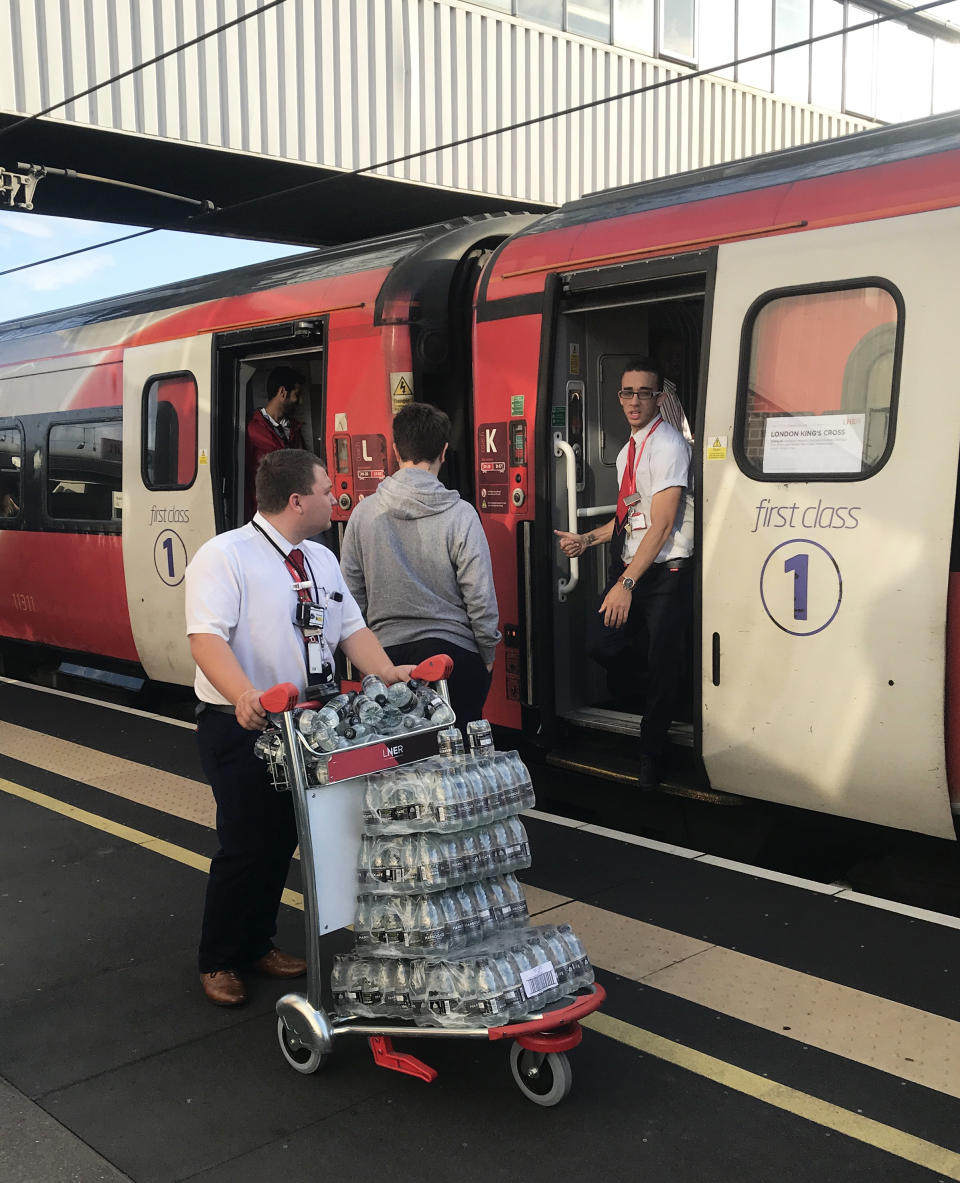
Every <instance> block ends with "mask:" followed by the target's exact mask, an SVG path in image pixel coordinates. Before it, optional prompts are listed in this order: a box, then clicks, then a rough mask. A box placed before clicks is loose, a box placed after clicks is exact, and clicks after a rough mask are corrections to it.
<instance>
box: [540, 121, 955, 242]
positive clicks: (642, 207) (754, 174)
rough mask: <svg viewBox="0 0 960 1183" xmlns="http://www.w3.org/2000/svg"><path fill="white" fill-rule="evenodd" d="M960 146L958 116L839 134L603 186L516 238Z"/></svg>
mask: <svg viewBox="0 0 960 1183" xmlns="http://www.w3.org/2000/svg"><path fill="white" fill-rule="evenodd" d="M958 148H960V113H957V112H954V113H951V114H949V115H937V116H933V117H930V118H926V119H917V120H914V121H913V122H911V123H900V124H893V125H891V126H889V127H880V128H872V129H870V130H869V131H861V132H855V133H854V134H853V135H849V136H841V137H840V138H838V139H833V140H824V141H820V142H818V143H815V144H805V145H803V146H802V147H799V148H784V149H782V150H781V151H779V152H769V153H765V154H764V155H762V156H748V157H746V158H745V159H743V160H735V161H731V162H730V163H729V164H716V165H710V166H708V167H707V168H701V169H695V170H693V171H692V172H687V173H675V174H673V175H672V176H669V177H663V178H658V179H656V180H652V181H641V182H639V183H637V184H632V185H622V186H619V187H617V188H615V189H603V190H600V191H599V192H597V193H591V194H590V195H589V196H587V197H581V198H579V199H578V200H576V201H570V202H567V204H566V205H563V206H561V207H560V208H559V209H558V210H555V211H553V212H551V213H548V214H544V215H542V216H541V217H540V218H538V219H537V221H536V222H535V223H534V224H533V225H532V226H530V227H528V228H527V229H525V230H521V231H520V234H519V235H518V237H525V236H530V235H534V234H545V233H549V232H550V231H552V230H561V229H566V228H567V227H570V226H580V225H583V224H585V223H587V222H597V221H603V220H606V219H608V218H619V217H623V216H625V215H627V214H636V213H641V212H643V211H646V210H652V209H659V208H661V207H663V206H668V205H685V204H687V203H689V202H693V201H704V200H706V199H708V198H711V197H725V196H729V195H731V194H735V193H745V192H749V191H750V190H753V189H766V188H770V187H772V186H774V185H783V184H789V183H791V182H793V181H800V180H806V179H808V178H813V177H823V176H829V175H830V174H832V173H844V172H853V171H855V170H858V169H864V168H869V167H871V166H874V165H879V164H890V163H893V162H894V161H899V160H909V159H912V158H914V157H918V156H928V155H932V154H934V153H938V152H949V151H954V150H956V149H958Z"/></svg>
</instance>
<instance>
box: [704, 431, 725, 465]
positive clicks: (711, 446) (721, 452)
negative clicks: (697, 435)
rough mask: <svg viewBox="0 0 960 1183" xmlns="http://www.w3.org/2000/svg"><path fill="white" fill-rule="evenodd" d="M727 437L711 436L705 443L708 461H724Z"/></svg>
mask: <svg viewBox="0 0 960 1183" xmlns="http://www.w3.org/2000/svg"><path fill="white" fill-rule="evenodd" d="M726 458H727V437H726V436H725V435H714V436H711V437H710V438H709V439H708V441H707V459H708V460H726Z"/></svg>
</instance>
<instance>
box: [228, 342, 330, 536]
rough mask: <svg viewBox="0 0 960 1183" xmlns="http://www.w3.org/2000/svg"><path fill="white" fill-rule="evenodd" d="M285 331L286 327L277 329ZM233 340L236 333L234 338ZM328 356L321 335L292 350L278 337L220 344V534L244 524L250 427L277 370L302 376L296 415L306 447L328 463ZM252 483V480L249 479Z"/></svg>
mask: <svg viewBox="0 0 960 1183" xmlns="http://www.w3.org/2000/svg"><path fill="white" fill-rule="evenodd" d="M278 328H282V326H278ZM229 337H230V338H234V334H229ZM324 363H325V357H324V348H323V340H322V330H321V329H319V328H318V329H317V330H316V331H315V332H314V333H312V334H311V338H310V340H309V341H308V342H305V343H303V344H302V345H301V344H299V342H298V344H297V345H293V344H292V343H290V342H289V340H287V341H285V340H284V339H283V337H280V336H278V337H277V338H276V339H274V340H260V341H258V340H256V339H253V340H244V339H243V337H242V336H241V338H240V339H239V340H236V339H231V340H226V341H220V340H218V342H217V391H218V403H217V409H218V412H219V413H218V415H217V419H216V423H217V426H215V428H214V431H215V433H216V438H217V440H218V443H219V463H220V488H221V490H222V501H221V505H220V507H219V509H220V513H219V514H218V520H217V529H218V530H230V529H232V528H233V527H235V526H239V525H242V522H243V516H244V496H243V491H244V488H245V484H246V481H247V479H248V474H247V473H246V472H245V471H244V469H245V432H244V431H242V430H237V429H236V426H235V425H236V424H238V423H242V424H246V423H247V422H249V420H250V417H251V416H252V415H254V414H256V413H257V412H258V411H259V410H261V409H262V408H263V407H264V406H266V403H267V379H268V377H269V375H270V372H271V370H273V369H274V368H275V367H276V366H288V367H290V368H291V369H293V370H296V371H297V373H299V374H302V375H303V378H304V384H303V389H302V393H301V396H300V405H299V408H298V410H297V412H296V418H297V420H298V421H299V423H300V425H301V427H302V430H303V438H304V442H305V443H306V446H307V447H308V448H309V449H311V450H312V451H314V452H316V453H317V455H318V456H319V457H320V458H321V459H322V460H323V461H324V463H326V457H325V455H324V450H325V449H324V431H323V428H324V418H323V415H324V375H325V364H324ZM250 479H252V477H250Z"/></svg>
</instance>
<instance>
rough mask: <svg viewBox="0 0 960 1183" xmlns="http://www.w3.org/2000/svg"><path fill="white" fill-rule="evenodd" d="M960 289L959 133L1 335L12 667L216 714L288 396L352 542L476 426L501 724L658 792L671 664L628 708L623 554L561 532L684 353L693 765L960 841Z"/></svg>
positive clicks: (0, 564)
mask: <svg viewBox="0 0 960 1183" xmlns="http://www.w3.org/2000/svg"><path fill="white" fill-rule="evenodd" d="M958 274H960V116H957V115H949V116H940V117H935V118H932V119H926V120H920V121H917V122H914V123H910V124H903V125H899V126H891V127H885V128H879V129H875V130H870V131H867V132H863V133H859V134H857V135H854V136H850V137H845V138H843V139H839V140H833V141H828V142H825V143H818V144H814V145H810V146H805V147H801V148H792V149H787V150H783V151H780V152H776V153H773V154H770V155H768V156H764V157H754V158H751V159H747V160H742V161H738V162H735V163H732V164H723V165H717V166H712V167H707V168H703V169H701V170H698V171H696V172H691V173H687V174H682V175H678V176H674V177H668V178H665V179H661V180H654V181H648V182H642V183H639V184H633V185H628V186H624V187H621V188H616V189H611V190H607V191H604V192H600V193H597V194H593V195H590V196H587V197H584V198H581V199H579V200H577V201H573V202H571V203H569V204H567V205H564V206H563V207H561V208H558V209H557V210H555V211H552V212H549V213H547V214H541V215H523V214H504V215H485V216H482V217H478V218H464V219H457V220H453V221H450V222H446V223H442V224H435V225H432V226H428V227H425V228H422V229H418V230H413V231H409V232H404V233H400V234H395V235H392V236H390V237H383V238H378V239H371V240H369V241H364V242H355V243H350V244H346V245H341V246H337V247H333V248H323V249H320V250H316V251H311V252H309V253H306V254H302V255H298V256H295V257H293V258H287V259H283V260H280V261H275V262H270V263H264V264H259V265H257V266H253V267H244V268H240V269H236V270H232V271H227V272H224V273H221V274H218V275H212V276H206V277H202V278H198V279H193V280H189V281H185V282H182V283H177V284H174V285H170V286H166V287H161V288H154V289H151V290H147V291H142V292H138V293H134V294H131V295H128V296H121V297H117V298H113V299H109V300H103V301H98V302H95V303H89V304H84V305H81V306H78V307H74V308H68V309H65V310H62V311H57V312H51V313H48V314H46V313H45V314H42V315H38V316H32V317H29V318H25V319H21V320H14V321H8V322H7V323H4V324H0V481H2V486H3V488H2V491H3V499H4V500H3V506H4V508H3V513H4V516H3V517H0V646H2V649H0V651H2V652H14V651H15V652H17V653H19V654H22V653H23V652H24V651H25V650H28V651H31V652H32V651H36V652H41V651H42V652H44V653H48V654H49V653H54V654H58V655H60V656H61V657H63V658H64V659H72V660H80V659H82V661H83V662H85V663H87V664H90V665H97V664H100V665H103V666H105V667H107V666H109V668H111V669H114V670H121V671H122V670H127V671H131V672H133V673H136V674H137V675H138V676H141V677H143V678H146V679H149V680H152V681H155V682H159V683H174V684H180V685H189V684H190V683H191V682H192V679H193V666H192V664H191V661H190V655H189V650H188V647H187V643H186V639H185V637H184V623H183V621H184V617H183V578H184V570H185V567H186V565H187V563H188V561H189V559H190V557H191V556H192V555H193V554H194V553H195V551H196V550H197V548H198V547H199V546H200V545H201V543H202V542H203V541H205V540H206V539H207V538H209V537H210V536H212V535H213V534H214V533H215V532H218V531H222V530H226V529H230V528H232V527H235V526H237V525H239V524H241V522H242V520H243V488H244V480H245V474H244V471H243V466H244V447H243V441H244V425H245V423H246V421H247V419H248V418H249V416H250V415H251V414H253V413H254V412H255V411H256V409H257V408H258V407H259V406H262V405H263V404H264V402H265V401H266V393H265V383H266V376H267V374H268V373H269V371H270V370H271V369H272V368H273V367H274V366H275V365H278V364H286V365H291V366H294V367H295V368H296V369H297V370H299V371H300V372H301V373H303V374H304V375H305V376H306V378H307V390H306V394H305V397H304V400H303V404H302V408H301V413H300V417H301V419H302V420H303V423H304V429H305V436H306V438H307V439H308V440H309V441H310V446H311V447H312V448H313V449H314V450H315V451H316V452H317V454H318V455H319V456H320V457H321V458H323V459H324V461H325V463H326V464H327V466H328V470H329V473H330V476H331V478H332V480H333V483H334V494H335V496H336V500H337V505H336V509H335V511H334V525H333V530H334V535H335V536H334V537H333V538H332V545H333V547H334V548H336V546H337V544H338V540H339V538H342V532H343V529H344V526H345V524H346V522H347V521H348V520H349V516H350V513H351V511H352V508H353V507H354V506H355V505H356V504H357V503H358V501H359V500H360V499H362V498H363V497H366V496H369V495H370V494H371V493H372V492H374V490H375V489H376V487H377V485H378V483H379V481H380V480H382V479H383V477H384V476H385V475H386V474H387V473H388V472H390V471H391V470H392V468H393V460H392V450H391V447H390V424H391V420H392V416H393V414H394V413H395V412H396V411H397V410H398V409H399V408H400V407H401V406H403V405H406V403H407V402H408V401H410V400H411V399H422V400H425V401H429V402H432V403H434V404H436V405H438V406H440V407H442V408H443V409H444V410H446V411H447V412H448V414H449V415H450V417H451V420H452V423H453V429H454V439H453V441H452V445H451V449H450V454H449V457H448V462H447V465H446V469H445V472H444V474H443V476H444V479H445V480H446V483H447V484H448V485H450V486H451V487H455V488H457V489H458V490H459V491H460V493H461V495H462V496H464V497H466V498H469V499H470V500H471V501H472V502H473V504H474V505H475V506H476V508H477V511H478V513H479V515H480V517H481V520H482V522H483V526H484V529H485V531H486V535H487V538H488V541H489V544H490V551H491V556H492V560H493V565H494V573H495V580H496V587H497V594H498V599H499V605H500V612H501V628H502V631H503V634H504V642H503V645H502V646H501V649H500V653H499V656H498V658H497V662H496V666H495V669H494V678H493V686H492V689H491V693H490V697H489V699H488V702H487V715H488V717H489V718H490V720H491V721H492V722H493V723H494V724H496V725H497V726H498V727H501V728H505V729H508V730H509V731H511V732H513V733H515V734H517V735H518V736H522V737H526V739H527V740H528V741H529V742H530V743H532V744H535V745H537V746H538V747H539V749H540V751H541V753H542V754H543V757H544V759H545V760H546V761H547V762H548V763H554V764H556V765H557V766H559V767H582V766H589V767H590V768H591V769H592V770H593V771H595V772H596V773H597V774H599V775H606V776H607V777H608V778H610V779H611V780H614V781H616V780H620V781H622V782H623V784H624V792H628V791H630V790H629V784H630V783H631V776H633V775H635V753H636V745H637V735H638V730H639V720H640V716H641V714H642V669H640V667H639V664H638V669H637V696H623V695H622V694H621V695H620V696H619V697H617V696H613V697H611V688H610V686H609V685H608V683H607V681H606V679H605V677H604V675H603V672H602V671H601V670H600V669H599V667H596V666H594V665H593V663H592V662H591V661H590V660H589V659H588V658H587V656H586V654H585V652H584V642H583V638H584V633H585V625H586V621H587V618H588V615H589V614H590V613H592V612H595V611H596V609H597V605H598V593H599V591H600V589H601V587H602V584H603V579H604V572H605V567H606V556H605V555H604V554H602V553H600V552H601V549H605V548H594V549H591V550H590V551H588V552H586V553H585V554H584V555H583V556H582V557H580V558H579V559H567V558H566V557H565V556H564V555H563V554H562V552H561V551H560V549H559V547H558V546H557V545H556V541H555V538H554V530H557V529H564V530H566V529H571V530H577V531H585V530H586V529H588V528H589V525H590V523H595V524H596V523H599V522H602V521H604V520H606V518H608V517H609V516H610V515H611V514H612V513H613V508H614V505H615V503H616V500H617V482H616V473H615V457H616V454H617V451H618V450H619V448H620V447H621V445H622V443H623V442H624V440H625V438H626V427H625V425H624V421H623V416H622V413H621V412H620V410H619V407H618V402H617V389H618V385H619V378H620V373H621V371H622V368H623V365H624V362H625V361H626V360H627V359H629V358H631V357H635V356H637V355H652V356H655V357H656V358H657V359H658V361H659V365H660V366H661V369H662V375H663V377H664V379H665V380H666V381H669V383H670V386H671V389H673V390H674V391H675V398H676V400H677V402H678V404H679V406H680V407H681V408H682V411H683V415H684V416H685V418H686V421H687V424H688V425H689V433H690V436H691V438H692V440H693V461H692V469H691V473H692V476H691V484H692V489H693V493H694V501H695V520H696V546H695V555H694V559H695V571H694V584H695V594H694V605H693V610H692V611H693V616H692V619H691V622H690V625H691V636H692V639H693V643H692V645H691V651H690V656H689V659H688V665H689V669H687V670H685V674H687V675H688V677H687V684H688V687H689V690H688V693H687V694H686V696H685V704H683V705H681V706H680V707H679V708H678V715H679V717H678V719H677V720H676V721H675V723H674V726H673V727H672V729H671V741H672V746H673V747H674V748H675V749H676V751H677V752H678V753H683V754H684V756H685V759H686V760H687V762H688V764H689V766H690V767H691V768H694V769H695V772H696V776H697V777H699V778H700V780H699V783H700V784H701V785H707V786H709V788H710V790H711V792H715V793H717V794H735V795H737V796H738V797H740V798H743V797H746V798H755V799H758V800H762V801H768V802H775V803H778V804H781V805H786V806H792V807H797V808H800V809H803V810H813V811H819V812H820V813H825V814H831V815H835V816H838V817H842V818H850V819H856V820H857V821H863V822H870V823H875V824H879V825H882V826H887V827H893V828H896V829H899V830H908V831H914V832H917V833H920V834H926V835H933V836H936V837H940V838H950V839H954V838H955V837H956V834H957V828H956V818H957V815H958V813H960V512H958V509H960V501H958V457H960V391H957V392H955V393H954V394H951V384H953V385H956V384H957V378H956V377H955V375H956V373H957V368H956V365H955V363H954V360H953V357H952V353H951V348H950V342H951V341H952V340H953V334H954V332H956V327H955V323H954V316H955V309H954V305H953V299H954V295H955V293H956V289H957V279H956V277H957V275H958ZM265 627H267V625H265ZM681 763H682V762H681ZM679 766H680V765H678V767H679ZM683 766H684V767H686V766H687V765H683ZM632 769H633V771H631V770H632ZM677 775H678V778H679V779H680V780H682V779H683V778H682V776H681V774H680V773H678V774H677Z"/></svg>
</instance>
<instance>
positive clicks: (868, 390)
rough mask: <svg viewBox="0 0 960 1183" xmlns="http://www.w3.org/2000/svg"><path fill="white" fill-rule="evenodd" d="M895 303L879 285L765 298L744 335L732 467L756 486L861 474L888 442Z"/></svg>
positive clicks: (897, 317)
mask: <svg viewBox="0 0 960 1183" xmlns="http://www.w3.org/2000/svg"><path fill="white" fill-rule="evenodd" d="M902 322H903V317H902V300H901V298H900V294H899V292H896V290H895V289H894V288H892V287H890V286H888V285H886V284H883V285H882V286H881V282H880V281H879V280H872V281H869V282H864V283H863V284H862V285H858V286H856V287H850V286H843V287H839V286H837V285H832V286H831V287H829V288H822V289H820V290H811V289H809V288H807V289H804V290H803V291H797V292H790V293H784V292H783V291H780V292H774V293H770V294H769V295H768V296H764V297H763V298H762V299H761V300H759V301H758V302H757V303H756V304H755V305H754V306H753V308H752V309H751V311H750V313H749V314H748V317H747V323H746V326H745V329H744V339H743V348H742V352H741V363H740V392H739V400H738V407H737V432H736V452H737V458H738V461H739V463H740V467H741V468H742V469H743V471H744V472H745V473H746V474H747V475H748V476H752V477H755V478H756V479H758V480H763V479H767V480H783V479H784V478H787V479H795V480H818V479H820V480H825V479H836V478H838V477H839V478H841V479H843V478H846V479H854V480H855V479H858V478H863V477H868V476H870V475H871V474H872V473H874V472H875V471H876V470H877V469H878V468H879V467H880V466H881V464H882V463H883V462H884V460H885V459H886V457H887V454H888V453H889V450H890V447H891V446H892V443H893V431H892V426H893V425H892V421H891V414H892V410H893V408H894V405H895V395H896V389H897V381H898V371H899V358H900V337H901V326H902Z"/></svg>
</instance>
